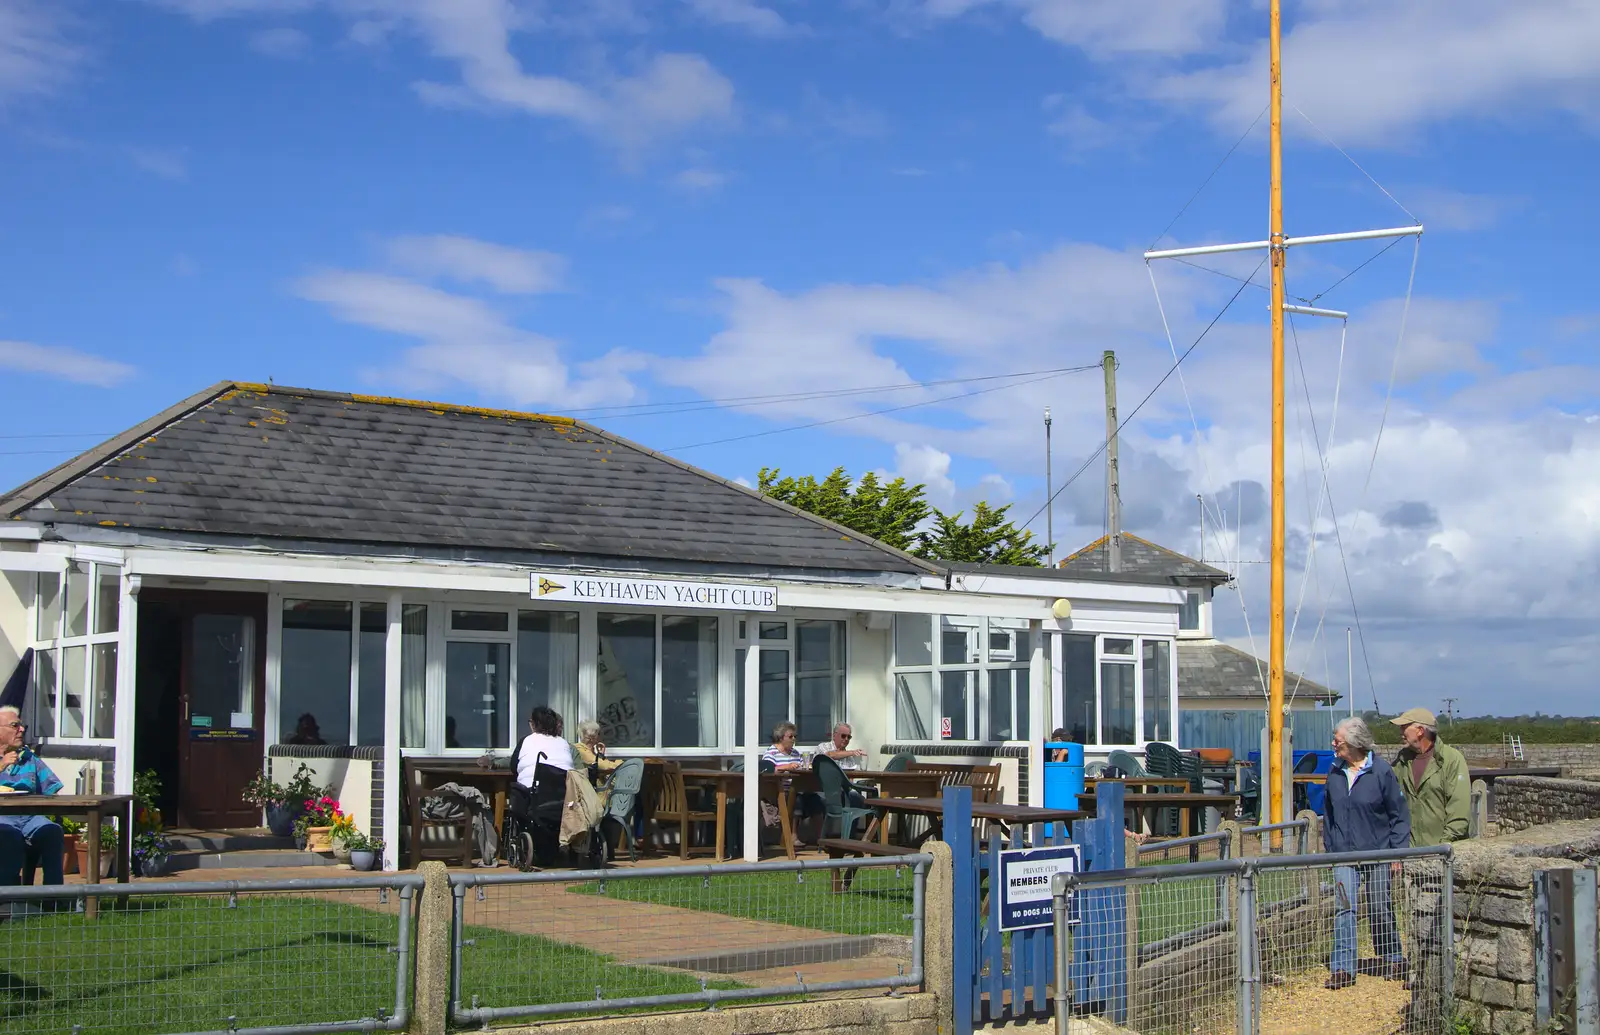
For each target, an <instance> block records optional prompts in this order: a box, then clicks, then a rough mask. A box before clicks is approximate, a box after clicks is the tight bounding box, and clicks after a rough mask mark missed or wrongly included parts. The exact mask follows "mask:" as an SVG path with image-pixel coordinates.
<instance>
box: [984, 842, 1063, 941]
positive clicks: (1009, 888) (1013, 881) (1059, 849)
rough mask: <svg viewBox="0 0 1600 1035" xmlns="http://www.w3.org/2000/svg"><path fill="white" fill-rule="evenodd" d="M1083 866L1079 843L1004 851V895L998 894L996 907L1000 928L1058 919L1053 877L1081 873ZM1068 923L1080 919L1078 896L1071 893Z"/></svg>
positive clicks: (1014, 928)
mask: <svg viewBox="0 0 1600 1035" xmlns="http://www.w3.org/2000/svg"><path fill="white" fill-rule="evenodd" d="M1082 869H1083V852H1082V850H1081V849H1080V848H1079V847H1078V846H1077V845H1055V846H1052V847H1050V848H1017V849H1011V850H1009V851H1002V852H1001V853H1000V878H1001V879H1000V894H999V895H998V896H996V897H995V908H996V909H998V910H999V911H1000V930H1002V931H1020V930H1023V929H1024V928H1028V927H1049V926H1050V925H1051V923H1053V922H1054V918H1055V911H1054V908H1053V906H1052V903H1051V898H1050V878H1051V877H1053V876H1055V875H1056V874H1058V873H1079V872H1081V871H1082ZM1067 922H1068V923H1070V924H1075V923H1077V922H1078V909H1077V901H1076V896H1075V895H1070V894H1069V895H1068V896H1067Z"/></svg>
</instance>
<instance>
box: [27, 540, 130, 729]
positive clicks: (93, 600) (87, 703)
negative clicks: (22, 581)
mask: <svg viewBox="0 0 1600 1035" xmlns="http://www.w3.org/2000/svg"><path fill="white" fill-rule="evenodd" d="M121 605H122V570H121V569H120V568H117V567H114V566H112V565H107V564H91V563H86V562H83V561H74V562H72V565H71V566H70V567H69V568H68V569H67V571H66V573H65V575H58V574H56V573H54V572H47V573H41V574H39V575H38V581H37V582H36V584H35V594H34V616H33V625H34V633H35V640H34V663H33V665H34V669H33V693H32V695H31V701H30V703H29V709H30V713H31V714H30V716H29V719H28V722H29V726H30V730H29V732H30V733H31V734H32V735H33V736H35V737H38V738H41V739H48V738H60V739H66V740H107V741H108V740H111V739H112V737H113V736H114V735H115V726H116V707H117V630H118V628H119V627H120V625H121V618H122V615H121Z"/></svg>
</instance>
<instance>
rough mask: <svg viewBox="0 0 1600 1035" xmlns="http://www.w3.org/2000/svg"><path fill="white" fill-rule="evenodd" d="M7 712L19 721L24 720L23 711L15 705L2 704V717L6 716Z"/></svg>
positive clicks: (0, 712) (0, 707)
mask: <svg viewBox="0 0 1600 1035" xmlns="http://www.w3.org/2000/svg"><path fill="white" fill-rule="evenodd" d="M6 712H10V713H11V714H12V715H15V716H16V717H17V718H19V719H20V718H22V709H21V708H18V707H17V706H16V705H14V704H0V715H4V714H5V713H6Z"/></svg>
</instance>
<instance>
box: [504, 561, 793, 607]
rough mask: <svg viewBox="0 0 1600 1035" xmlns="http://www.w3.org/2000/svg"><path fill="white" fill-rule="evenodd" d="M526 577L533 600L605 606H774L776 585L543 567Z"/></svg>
mask: <svg viewBox="0 0 1600 1035" xmlns="http://www.w3.org/2000/svg"><path fill="white" fill-rule="evenodd" d="M529 581H530V584H531V585H530V590H531V593H532V596H533V599H535V600H550V601H570V602H571V603H575V604H604V605H606V606H608V607H613V606H617V605H621V606H624V607H663V608H678V607H689V608H698V609H701V610H707V611H776V610H777V609H778V587H776V586H771V585H764V584H762V583H758V582H680V581H676V580H673V579H637V578H624V577H622V576H618V575H576V574H568V573H561V572H548V571H536V572H533V573H531V575H530V576H529Z"/></svg>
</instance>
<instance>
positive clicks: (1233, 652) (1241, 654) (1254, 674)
mask: <svg viewBox="0 0 1600 1035" xmlns="http://www.w3.org/2000/svg"><path fill="white" fill-rule="evenodd" d="M1266 670H1267V664H1266V662H1265V661H1259V662H1258V661H1257V659H1256V658H1254V657H1252V656H1251V655H1250V654H1248V653H1247V652H1245V651H1242V650H1240V649H1239V648H1237V647H1230V646H1228V645H1227V644H1226V643H1222V642H1220V641H1218V640H1179V641H1178V698H1179V700H1180V701H1181V700H1182V699H1183V698H1185V697H1191V698H1193V697H1246V698H1252V699H1254V698H1263V699H1264V695H1263V693H1262V690H1261V686H1262V680H1263V679H1265V678H1266ZM1291 694H1292V695H1293V696H1294V698H1295V699H1296V700H1313V701H1321V702H1323V703H1325V704H1332V703H1333V702H1335V701H1337V700H1338V699H1339V696H1340V695H1339V694H1338V693H1337V692H1336V691H1334V690H1330V689H1328V688H1327V687H1325V686H1323V685H1322V684H1321V683H1317V682H1313V681H1312V680H1310V679H1305V678H1303V677H1302V676H1300V675H1299V674H1297V673H1294V672H1285V673H1284V677H1283V696H1284V697H1285V698H1286V699H1287V698H1288V697H1289V696H1290V695H1291Z"/></svg>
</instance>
